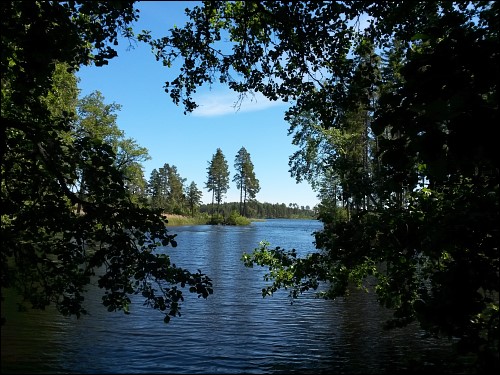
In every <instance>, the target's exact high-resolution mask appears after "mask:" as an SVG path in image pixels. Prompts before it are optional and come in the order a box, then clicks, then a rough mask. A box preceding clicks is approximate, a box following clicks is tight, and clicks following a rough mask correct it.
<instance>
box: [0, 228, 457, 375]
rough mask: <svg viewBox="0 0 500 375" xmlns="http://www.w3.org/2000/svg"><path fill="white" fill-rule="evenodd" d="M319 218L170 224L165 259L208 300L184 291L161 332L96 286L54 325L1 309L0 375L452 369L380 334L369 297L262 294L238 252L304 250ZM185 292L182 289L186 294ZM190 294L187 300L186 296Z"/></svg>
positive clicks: (407, 336)
mask: <svg viewBox="0 0 500 375" xmlns="http://www.w3.org/2000/svg"><path fill="white" fill-rule="evenodd" d="M320 228H321V223H319V222H317V221H303V220H268V221H266V222H255V223H252V224H251V225H250V226H247V227H228V226H186V227H175V229H172V231H173V232H175V233H177V234H178V236H177V241H178V247H177V248H165V251H167V252H168V253H169V254H170V256H171V258H172V260H173V262H174V263H176V264H178V265H179V266H182V267H185V268H188V269H190V270H192V271H195V270H196V269H201V271H202V272H204V273H207V274H208V275H209V276H210V277H211V278H212V280H213V284H214V294H213V295H211V296H209V298H208V299H207V300H203V299H198V298H197V297H196V296H195V295H187V296H186V301H185V303H184V305H183V306H182V310H181V312H182V317H180V318H174V319H172V320H171V322H170V323H169V324H168V325H165V324H164V323H163V320H162V315H161V314H160V313H159V312H156V311H153V310H151V309H148V308H146V307H144V306H142V300H141V299H140V298H138V299H137V300H134V301H133V306H132V307H131V314H130V315H128V316H127V315H124V314H123V313H121V312H118V313H108V312H107V310H106V309H105V308H104V307H103V306H102V305H100V294H98V293H97V292H99V290H98V288H94V289H92V290H90V291H89V293H88V296H87V302H88V306H87V309H88V310H89V311H90V312H91V314H92V315H91V316H88V317H83V318H82V319H79V320H77V319H75V318H64V317H60V316H59V315H57V314H54V312H53V311H51V310H50V309H49V310H48V311H44V312H30V313H27V314H16V313H15V311H14V306H12V304H10V305H8V304H6V306H4V304H2V311H5V313H6V315H7V319H8V324H7V325H6V326H4V327H2V373H4V372H15V373H26V372H28V373H47V372H51V373H275V374H278V373H304V372H310V373H330V372H343V373H381V372H391V371H405V370H408V371H415V372H420V371H421V370H423V369H424V370H425V371H432V370H435V371H447V369H448V371H449V372H455V371H451V370H450V369H449V368H446V367H443V366H442V365H441V363H440V362H441V361H446V360H447V356H448V354H449V350H448V349H449V347H450V345H449V344H447V343H446V342H441V341H438V340H433V339H428V338H423V336H422V332H421V331H419V330H418V329H417V328H416V327H414V326H412V327H407V328H405V329H403V330H397V331H385V330H383V329H382V323H383V321H384V319H386V318H387V317H389V313H388V312H387V311H385V310H384V309H382V308H381V307H380V306H379V305H378V304H377V303H376V301H375V298H374V296H373V295H367V294H365V293H364V292H359V291H354V292H353V293H352V295H351V296H350V297H349V299H348V300H343V299H339V300H336V301H324V300H318V299H315V298H314V297H313V295H307V296H304V297H303V298H301V299H299V300H297V301H295V302H294V303H293V304H292V305H291V304H290V301H289V300H288V294H287V292H286V291H279V292H278V293H276V294H275V295H274V296H273V297H271V298H265V299H264V298H262V295H261V289H262V287H263V286H264V285H265V282H264V281H263V280H262V276H263V274H264V273H265V271H266V270H263V269H259V268H254V269H250V268H246V267H244V265H243V264H242V262H241V260H240V259H241V255H242V253H243V252H251V251H252V250H253V249H254V248H256V247H257V246H258V243H259V241H261V240H264V239H265V240H267V241H269V242H270V243H271V245H272V246H281V247H283V248H286V249H291V248H296V249H297V250H298V251H299V253H302V254H304V253H306V252H310V251H314V245H313V244H312V241H313V239H314V238H313V236H312V235H311V234H312V232H313V231H314V230H317V229H320ZM186 293H187V291H186ZM188 294H189V293H188Z"/></svg>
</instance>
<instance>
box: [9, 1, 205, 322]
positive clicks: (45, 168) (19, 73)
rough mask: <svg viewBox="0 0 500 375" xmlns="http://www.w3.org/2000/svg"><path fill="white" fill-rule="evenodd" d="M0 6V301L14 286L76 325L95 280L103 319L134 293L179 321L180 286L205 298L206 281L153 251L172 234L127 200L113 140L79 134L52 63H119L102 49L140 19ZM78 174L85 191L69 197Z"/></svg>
mask: <svg viewBox="0 0 500 375" xmlns="http://www.w3.org/2000/svg"><path fill="white" fill-rule="evenodd" d="M1 9H2V21H1V22H2V42H1V43H2V58H1V76H2V78H1V83H2V89H1V95H2V97H1V99H2V100H1V122H0V123H1V132H2V136H1V137H0V142H1V143H0V156H1V157H0V159H1V163H2V164H1V178H0V183H1V202H0V203H1V204H0V215H1V233H0V234H1V236H0V239H1V253H0V256H1V267H2V273H1V274H2V277H1V287H2V288H1V289H2V301H3V300H4V291H5V290H6V289H9V288H12V289H15V290H16V291H17V292H18V293H19V294H20V295H21V296H22V297H23V300H24V305H27V306H30V305H31V307H33V308H40V309H43V308H45V307H46V306H47V305H49V304H54V305H55V306H56V308H57V309H58V311H59V312H60V313H62V314H64V315H76V316H78V317H79V316H81V315H82V314H86V313H87V311H86V309H85V304H84V300H85V294H84V292H85V289H86V287H87V286H88V285H89V283H90V282H91V278H94V277H96V278H97V284H98V286H99V287H100V288H102V289H103V305H104V306H105V307H106V308H107V309H108V310H109V311H116V310H122V311H124V312H125V313H128V309H129V306H130V302H131V296H132V295H134V294H140V295H142V296H143V297H144V299H145V304H146V305H148V306H150V307H152V308H154V309H157V310H159V311H161V312H162V314H163V315H164V321H165V322H168V321H169V320H170V318H171V317H172V316H178V315H180V310H179V309H180V303H181V301H182V299H183V296H182V291H181V290H180V289H179V288H178V287H184V286H186V285H189V291H190V292H194V293H197V294H198V295H200V296H203V297H207V296H208V295H209V294H210V293H211V292H212V289H211V281H210V279H209V278H208V276H206V275H205V274H203V273H201V271H198V272H196V273H191V272H189V271H188V270H185V269H183V268H180V267H177V266H176V265H174V264H172V263H171V262H170V258H169V256H168V255H167V254H165V252H164V250H163V248H162V250H160V251H158V248H160V247H163V246H167V245H170V246H172V247H175V246H176V242H175V234H170V233H168V231H167V230H166V227H165V221H164V220H163V218H162V217H161V216H160V214H159V212H158V211H155V210H151V209H148V208H145V207H141V206H139V205H137V204H135V203H134V202H133V200H132V199H131V195H130V192H129V190H127V188H126V181H125V178H124V177H125V176H124V173H123V170H120V169H119V168H118V166H117V162H119V159H118V158H117V153H116V152H115V150H114V148H113V145H112V144H110V143H107V141H106V140H105V139H102V138H98V137H94V136H92V134H90V133H88V132H83V133H79V134H78V136H76V134H77V130H78V129H79V128H78V127H77V126H76V121H77V118H76V113H77V111H76V97H75V95H74V86H73V84H72V82H69V81H68V82H65V81H64V80H61V79H59V78H58V77H60V76H58V73H59V72H60V71H58V66H59V65H58V64H64V65H65V68H64V69H68V70H69V71H70V72H75V71H76V70H77V69H78V68H79V66H80V65H82V64H91V63H94V64H96V65H104V64H106V63H107V61H108V60H109V59H110V58H113V57H114V56H116V51H115V50H114V49H113V48H112V47H111V46H113V45H116V43H118V35H119V34H122V35H123V36H125V37H130V36H131V29H130V26H129V25H130V24H131V23H132V22H133V21H135V20H136V19H137V12H136V11H135V10H134V9H133V6H132V2H119V3H118V2H109V3H108V2H106V3H95V2H46V1H42V2H36V1H33V2H17V1H11V2H3V3H2V4H1ZM65 83H67V84H65ZM79 176H85V194H84V195H79V194H77V193H76V192H75V189H76V190H78V188H79V185H78V179H79ZM77 206H80V207H81V213H79V212H78V211H77V210H76V208H77ZM2 322H4V320H3V319H2Z"/></svg>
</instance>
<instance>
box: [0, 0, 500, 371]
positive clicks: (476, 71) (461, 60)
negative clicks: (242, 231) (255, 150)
mask: <svg viewBox="0 0 500 375" xmlns="http://www.w3.org/2000/svg"><path fill="white" fill-rule="evenodd" d="M135 6H136V2H134V1H122V2H84V1H73V2H48V1H30V2H27V1H26V2H24V1H23V2H20V1H9V2H2V4H1V9H2V63H1V69H2V76H1V82H2V89H1V95H2V96H1V125H0V126H1V131H2V136H1V145H0V155H1V163H2V167H1V177H0V178H1V180H0V182H1V206H0V210H1V211H0V215H1V261H2V262H1V264H2V265H1V267H2V273H1V280H2V284H1V286H2V301H3V300H4V292H3V291H4V290H5V289H10V288H12V289H15V290H17V291H18V292H19V293H20V295H21V296H22V297H23V298H24V300H25V306H26V307H30V308H35V309H44V308H45V307H46V306H48V305H54V306H55V307H56V308H57V310H58V311H59V312H60V313H61V314H63V315H75V316H81V315H83V314H86V310H85V304H84V290H85V287H86V285H88V283H89V282H90V278H91V277H92V276H94V275H95V274H96V270H97V269H104V273H103V274H102V275H100V276H99V287H100V288H102V291H103V297H102V301H103V305H104V308H106V309H108V310H109V311H117V310H119V311H123V312H124V313H128V308H129V305H130V301H131V300H130V296H131V295H133V294H140V295H142V296H143V298H144V301H145V304H146V305H148V306H150V307H151V308H152V309H155V310H159V311H161V312H163V317H164V321H165V322H166V323H168V322H169V321H170V320H171V319H172V318H174V317H179V316H180V308H181V305H182V301H183V291H185V292H189V293H194V294H197V295H198V296H200V297H203V298H200V303H203V299H205V298H210V295H211V294H212V293H214V289H213V285H212V281H211V279H210V275H205V274H203V273H201V271H197V272H193V271H189V270H186V269H184V268H182V267H179V266H177V265H175V264H172V263H171V262H170V259H169V257H168V255H165V254H159V253H158V252H157V251H156V249H157V248H159V247H164V246H172V247H175V246H176V245H177V242H176V238H175V234H172V233H171V232H170V231H169V228H167V226H166V224H167V222H166V219H165V217H164V216H163V215H162V214H163V213H164V212H165V211H172V212H181V213H186V212H188V213H189V212H190V213H191V214H194V212H195V209H196V207H198V209H201V208H202V206H201V205H199V200H198V201H197V198H196V197H197V191H199V188H198V187H197V186H193V185H188V186H184V187H183V182H184V180H183V179H182V178H181V177H180V175H179V172H178V171H176V168H175V166H172V165H169V164H165V165H164V166H163V167H162V168H159V169H158V170H156V172H155V171H153V172H154V173H152V175H151V177H150V180H149V181H146V180H145V178H144V176H142V175H141V173H142V172H141V167H140V165H141V162H142V161H144V160H145V159H146V158H147V157H148V155H147V151H146V150H145V149H144V148H142V147H141V146H140V145H138V144H137V143H135V141H134V140H133V139H129V138H126V137H125V135H124V134H123V132H121V131H120V129H119V128H118V127H117V126H116V123H115V122H114V120H115V117H114V113H115V112H116V110H117V109H118V108H119V106H118V105H117V104H114V103H113V104H105V103H104V100H103V98H102V97H101V96H100V95H99V93H98V92H96V93H94V94H92V95H90V96H88V97H86V98H83V99H82V100H79V99H78V95H77V90H76V84H77V82H76V79H75V72H77V71H78V69H79V68H80V67H81V66H85V65H95V66H97V67H99V66H103V65H105V64H107V62H108V61H109V60H110V59H113V58H116V55H117V54H116V51H115V49H114V46H116V45H117V44H118V42H119V39H120V38H131V39H134V40H137V41H138V42H140V43H146V44H148V45H149V46H150V47H151V50H152V51H153V54H152V58H153V59H156V60H157V61H158V63H159V64H162V65H163V66H164V67H165V71H166V73H165V76H166V77H168V81H166V82H165V92H166V95H167V96H168V97H169V98H170V99H171V100H172V101H173V102H174V103H175V104H177V105H180V106H182V107H183V109H184V111H185V112H186V113H190V112H192V111H193V110H194V109H195V108H196V107H197V103H196V101H195V99H194V93H195V92H196V90H197V89H198V88H200V87H201V86H210V85H213V84H223V85H227V87H229V88H230V89H231V90H233V91H234V92H236V93H238V94H240V95H242V96H245V95H249V94H251V93H255V92H257V93H260V94H262V95H264V97H266V98H267V99H269V100H271V101H275V100H278V99H279V100H283V101H285V102H289V103H291V106H290V108H289V109H288V110H287V111H286V112H285V113H284V114H283V116H284V119H285V120H286V121H287V122H288V124H289V134H290V136H291V137H292V143H293V144H294V145H296V146H297V149H298V151H297V152H296V153H294V154H293V155H291V156H290V168H291V169H290V172H291V175H292V176H293V177H295V178H296V179H297V181H307V182H309V183H310V184H311V185H312V186H313V187H314V188H315V190H316V191H318V193H319V197H320V199H321V203H320V204H319V205H318V207H316V208H314V212H315V214H314V215H315V217H317V218H318V219H319V220H321V221H322V222H323V230H321V231H320V232H317V233H316V237H315V244H316V247H317V252H316V253H313V254H310V255H309V256H307V257H304V258H301V257H297V255H296V253H295V252H294V251H293V249H289V250H286V249H283V248H281V247H276V248H269V247H268V246H267V245H266V244H263V245H262V247H261V248H259V249H256V250H255V251H254V252H253V253H250V254H244V255H243V257H242V262H243V263H244V264H245V265H246V266H248V267H252V266H253V267H255V266H263V267H267V268H269V270H270V274H271V275H273V276H272V277H271V279H272V282H273V284H272V285H271V286H269V287H267V289H266V288H265V289H264V290H263V295H264V296H269V295H272V294H273V292H274V291H276V290H278V289H286V290H287V291H289V292H290V296H291V297H292V298H300V297H301V294H302V293H304V292H306V291H309V290H313V291H315V290H317V289H318V287H319V285H327V286H328V288H327V290H324V291H323V292H322V293H321V295H320V296H321V297H322V298H326V299H335V298H339V297H342V296H346V295H347V293H348V287H349V286H352V285H355V286H357V287H359V288H361V289H363V288H365V284H364V282H365V281H366V280H367V278H372V279H375V280H376V281H377V282H376V286H375V288H374V291H375V293H376V295H377V300H378V301H379V303H380V304H381V305H383V306H385V307H387V308H389V309H391V310H393V311H394V314H393V318H392V319H391V320H390V321H388V322H387V327H388V328H397V327H403V326H405V325H408V324H410V323H412V322H418V324H419V325H420V326H421V327H422V328H423V329H424V330H425V331H426V332H428V334H429V335H436V336H441V337H454V338H457V339H458V340H459V344H458V345H457V351H458V352H460V353H465V354H470V355H472V356H473V358H474V363H475V366H476V368H477V371H478V372H490V371H498V369H499V347H498V343H499V335H500V333H499V327H498V321H499V297H498V292H499V290H498V289H499V284H500V283H499V226H498V223H499V222H500V220H499V219H500V215H499V202H500V199H499V180H500V178H499V173H500V172H499V163H498V150H497V145H496V143H497V142H496V139H497V138H496V137H495V136H496V134H497V132H496V129H497V127H498V124H499V118H498V102H499V98H498V82H499V78H500V77H499V67H500V61H499V60H500V48H499V30H500V25H499V20H500V14H499V9H500V5H499V3H498V2H487V1H486V2H485V1H465V2H451V1H414V2H408V1H405V2H403V1H396V2H381V1H366V2H359V1H345V2H323V1H314V2H313V1H304V2H282V1H262V2H240V1H236V2H219V1H214V2H202V3H193V4H191V6H190V8H188V9H186V15H187V16H188V17H189V19H190V22H188V23H186V24H185V25H179V26H176V27H175V28H173V29H170V30H168V31H165V34H166V35H165V36H163V37H161V38H154V37H153V36H152V35H151V33H149V32H148V31H147V30H143V31H141V32H134V30H133V28H132V25H133V23H134V22H135V21H137V19H138V18H139V17H140V14H139V12H138V11H137V9H136V8H135ZM361 25H363V27H361ZM119 37H120V38H119ZM222 41H228V42H229V43H230V48H227V46H226V48H224V49H222V47H221V43H222ZM179 61H180V63H181V68H180V69H178V70H175V71H172V70H169V69H173V68H172V67H173V66H174V62H179ZM167 72H168V73H167ZM235 171H236V173H235V174H234V176H233V178H234V180H233V182H234V183H235V184H236V187H237V189H238V190H239V191H240V196H241V199H240V202H237V210H238V214H240V215H242V216H254V215H255V216H259V215H263V216H267V215H269V212H270V211H266V210H267V209H268V208H269V207H268V208H265V207H266V205H265V204H258V203H257V202H255V199H256V197H257V194H258V192H259V189H260V185H259V181H258V178H257V176H256V175H255V173H254V172H253V168H252V163H251V158H250V154H249V153H248V151H246V149H245V148H244V147H242V149H240V152H239V153H238V155H237V156H236V157H235ZM226 172H228V170H227V160H226V158H225V156H224V155H223V153H222V151H221V150H220V149H218V150H216V152H215V153H214V155H213V156H212V159H211V160H210V161H209V167H208V169H207V181H206V188H207V189H208V190H209V191H210V192H211V193H212V197H211V204H210V205H209V207H208V208H207V209H212V210H213V209H214V207H215V210H216V212H217V213H220V210H221V208H222V209H223V211H224V210H225V209H226V205H227V203H225V202H224V195H225V193H226V191H227V189H228V184H229V180H230V176H229V173H226ZM165 176H166V177H165ZM169 176H170V177H169ZM162 179H163V180H162ZM176 179H177V181H176ZM162 181H163V182H164V181H170V182H169V183H171V185H170V188H171V190H170V191H168V192H166V191H165V190H162V189H164V187H165V185H164V184H163V185H162ZM179 182H180V186H179ZM176 183H177V186H176V187H174V186H175V184H176ZM144 194H145V195H144ZM175 194H183V196H184V198H182V199H181V198H180V196H177V198H176V196H175ZM190 199H191V200H190ZM181 201H183V206H182V207H181V206H179V202H181ZM176 205H177V206H176ZM205 208H206V207H204V208H203V209H205ZM290 209H292V210H293V209H296V207H294V206H293V204H292V206H291V207H290V206H289V207H288V210H290ZM301 210H302V208H301ZM304 211H305V210H304ZM224 212H226V211H224ZM212 213H213V212H212ZM225 214H227V213H225ZM271 215H272V214H271ZM184 288H186V289H184ZM2 324H8V322H5V321H4V319H3V318H2Z"/></svg>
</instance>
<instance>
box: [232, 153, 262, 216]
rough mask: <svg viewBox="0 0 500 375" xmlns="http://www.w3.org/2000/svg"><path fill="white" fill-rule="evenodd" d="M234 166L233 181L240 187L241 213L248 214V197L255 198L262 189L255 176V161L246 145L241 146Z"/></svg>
mask: <svg viewBox="0 0 500 375" xmlns="http://www.w3.org/2000/svg"><path fill="white" fill-rule="evenodd" d="M234 168H235V170H236V174H235V175H234V177H233V182H235V183H236V187H237V188H238V189H240V215H244V216H247V211H246V202H247V200H248V199H255V196H256V195H257V193H258V192H259V190H260V186H259V180H258V179H257V178H255V172H254V170H253V163H252V160H251V158H250V154H249V153H248V151H247V150H246V148H245V147H241V148H240V150H239V151H238V153H237V154H236V156H235V160H234Z"/></svg>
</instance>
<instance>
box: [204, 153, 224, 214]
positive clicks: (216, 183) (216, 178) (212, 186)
mask: <svg viewBox="0 0 500 375" xmlns="http://www.w3.org/2000/svg"><path fill="white" fill-rule="evenodd" d="M207 170H208V172H207V182H206V185H205V186H206V187H207V189H208V191H211V192H212V205H213V203H214V199H215V201H216V202H217V215H219V207H220V204H221V202H222V199H223V198H224V195H225V194H226V193H227V190H228V189H229V166H228V164H227V161H226V157H225V156H224V154H223V153H222V150H221V149H220V148H217V150H216V152H215V154H213V155H212V160H210V161H209V163H208V168H207Z"/></svg>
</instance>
